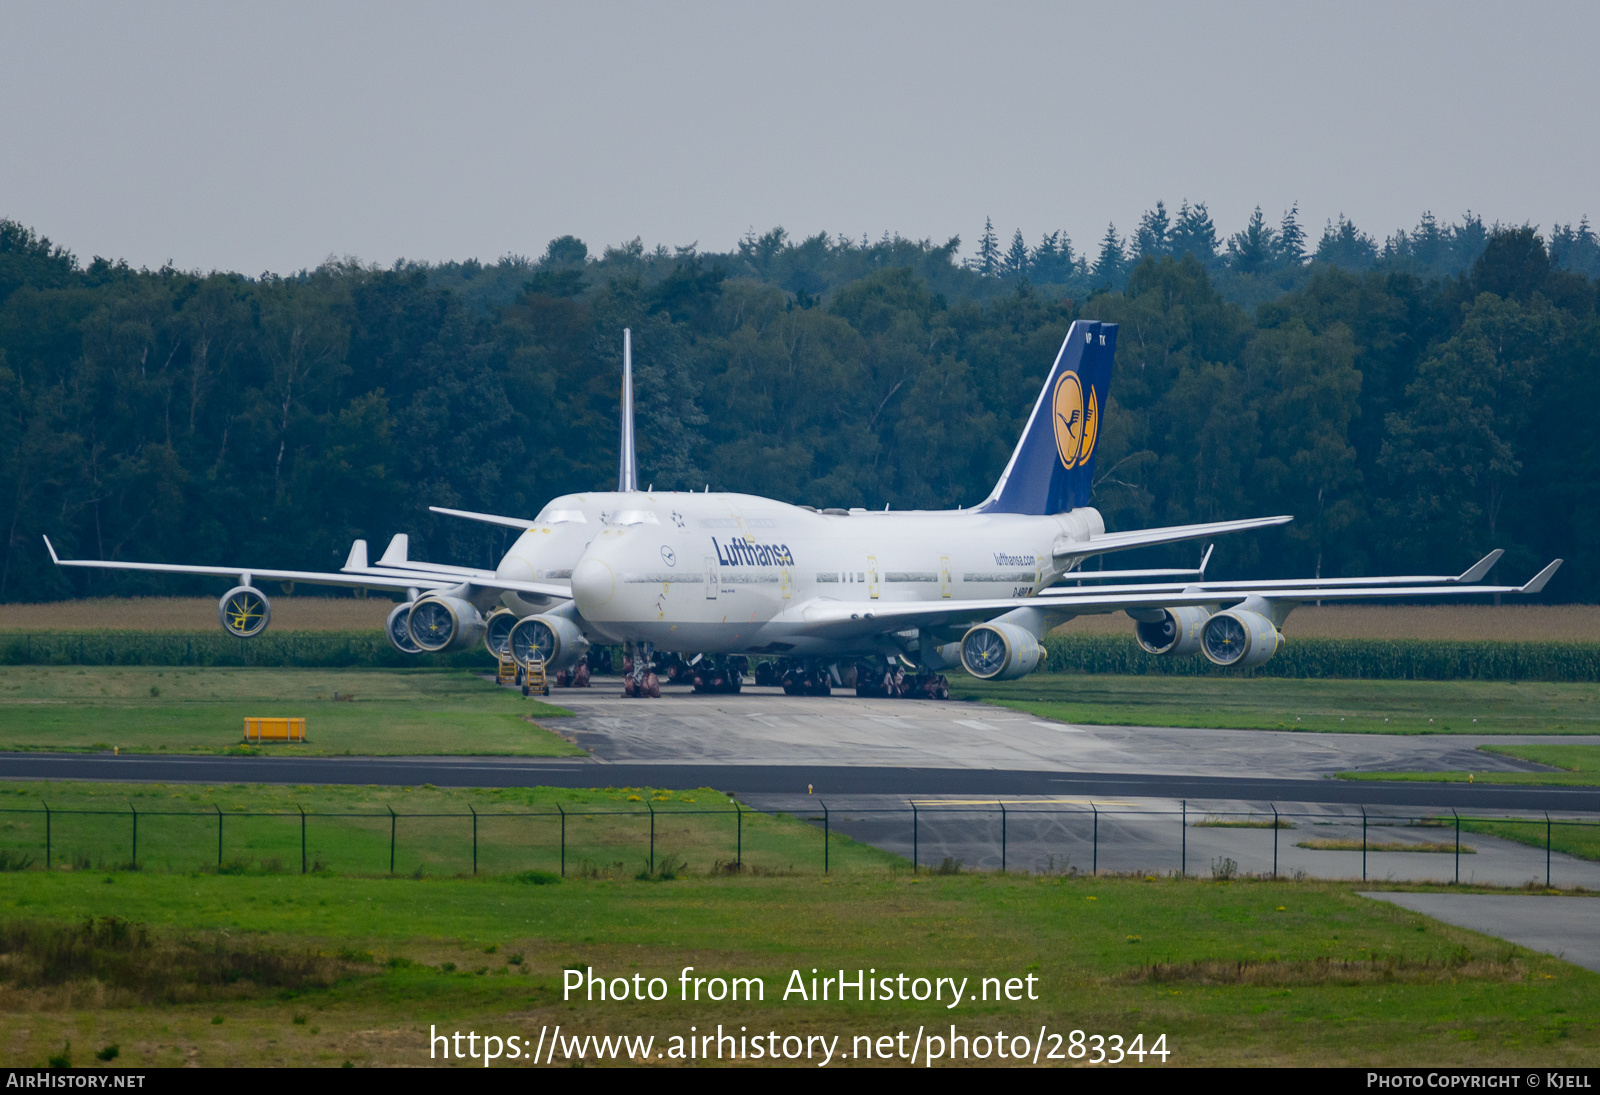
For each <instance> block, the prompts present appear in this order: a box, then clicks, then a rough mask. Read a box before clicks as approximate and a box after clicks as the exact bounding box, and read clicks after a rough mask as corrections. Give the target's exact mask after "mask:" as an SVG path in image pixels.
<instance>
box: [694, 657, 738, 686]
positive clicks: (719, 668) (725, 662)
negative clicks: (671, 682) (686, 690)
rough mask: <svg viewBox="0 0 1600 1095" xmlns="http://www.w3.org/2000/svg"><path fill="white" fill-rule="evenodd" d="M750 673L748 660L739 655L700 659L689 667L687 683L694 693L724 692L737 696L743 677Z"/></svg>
mask: <svg viewBox="0 0 1600 1095" xmlns="http://www.w3.org/2000/svg"><path fill="white" fill-rule="evenodd" d="M748 672H750V659H749V658H746V657H743V656H739V655H720V654H719V655H713V656H712V657H709V658H707V657H702V658H701V659H700V660H699V661H697V662H695V663H694V665H693V666H691V667H690V677H689V681H690V683H691V684H693V685H694V690H695V691H696V692H726V693H730V694H732V695H738V693H739V690H740V689H741V688H743V687H744V675H745V674H746V673H748Z"/></svg>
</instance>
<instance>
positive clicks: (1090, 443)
mask: <svg viewBox="0 0 1600 1095" xmlns="http://www.w3.org/2000/svg"><path fill="white" fill-rule="evenodd" d="M1098 440H1100V397H1099V396H1097V395H1096V394H1095V391H1094V389H1093V388H1090V389H1089V405H1088V406H1087V407H1085V408H1084V409H1083V444H1082V445H1079V446H1078V463H1080V464H1087V463H1088V462H1089V457H1091V456H1093V455H1094V443H1095V442H1096V441H1098Z"/></svg>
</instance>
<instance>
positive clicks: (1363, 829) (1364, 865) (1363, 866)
mask: <svg viewBox="0 0 1600 1095" xmlns="http://www.w3.org/2000/svg"><path fill="white" fill-rule="evenodd" d="M1366 880H1367V808H1366V807H1365V806H1363V807H1361V881H1363V882H1365V881H1366Z"/></svg>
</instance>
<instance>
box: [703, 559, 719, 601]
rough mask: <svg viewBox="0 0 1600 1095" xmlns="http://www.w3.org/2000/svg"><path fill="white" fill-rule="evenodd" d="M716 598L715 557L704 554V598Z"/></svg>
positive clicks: (711, 599)
mask: <svg viewBox="0 0 1600 1095" xmlns="http://www.w3.org/2000/svg"><path fill="white" fill-rule="evenodd" d="M716 599H717V557H716V556H715V555H707V556H706V600H708V601H714V600H716Z"/></svg>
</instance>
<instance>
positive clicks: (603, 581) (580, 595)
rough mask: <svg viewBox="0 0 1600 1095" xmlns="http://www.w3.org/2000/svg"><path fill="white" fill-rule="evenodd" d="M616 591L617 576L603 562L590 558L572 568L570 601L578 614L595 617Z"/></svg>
mask: <svg viewBox="0 0 1600 1095" xmlns="http://www.w3.org/2000/svg"><path fill="white" fill-rule="evenodd" d="M616 591H617V576H616V574H615V573H614V572H613V571H612V569H611V567H610V566H608V565H607V564H606V563H605V562H604V561H602V560H600V559H596V558H594V557H592V556H591V557H589V558H586V559H583V560H580V561H579V563H578V565H577V566H576V567H574V568H573V570H572V600H573V602H574V603H575V604H576V605H577V606H578V612H579V613H580V614H582V615H585V616H595V615H596V614H597V613H598V612H599V610H600V609H602V608H604V607H605V606H606V605H607V604H609V603H610V602H611V595H612V594H614V593H615V592H616Z"/></svg>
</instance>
